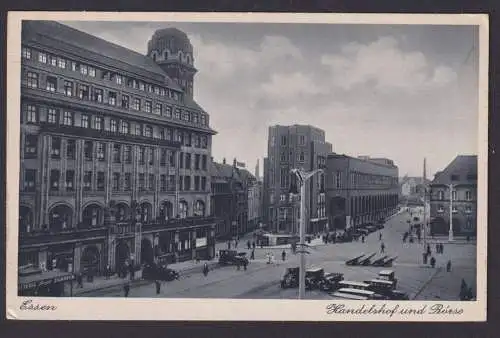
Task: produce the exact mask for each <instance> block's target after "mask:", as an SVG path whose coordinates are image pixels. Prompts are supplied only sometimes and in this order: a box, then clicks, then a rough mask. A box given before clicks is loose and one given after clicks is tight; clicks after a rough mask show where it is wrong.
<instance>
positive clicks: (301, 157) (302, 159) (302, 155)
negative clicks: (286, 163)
mask: <svg viewBox="0 0 500 338" xmlns="http://www.w3.org/2000/svg"><path fill="white" fill-rule="evenodd" d="M304 161H305V155H304V152H303V151H301V152H300V154H299V162H304Z"/></svg>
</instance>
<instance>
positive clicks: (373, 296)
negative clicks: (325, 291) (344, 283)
mask: <svg viewBox="0 0 500 338" xmlns="http://www.w3.org/2000/svg"><path fill="white" fill-rule="evenodd" d="M333 295H334V296H337V297H338V296H339V295H340V296H342V295H352V296H358V297H366V298H364V299H370V300H386V299H387V297H386V296H383V295H380V294H378V293H375V292H373V291H369V290H361V289H351V288H341V289H339V290H337V291H336V292H335V293H334V294H333Z"/></svg>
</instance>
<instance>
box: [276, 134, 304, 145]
mask: <svg viewBox="0 0 500 338" xmlns="http://www.w3.org/2000/svg"><path fill="white" fill-rule="evenodd" d="M275 143H276V141H275V137H274V135H273V136H271V146H272V147H274V145H275ZM280 144H281V145H282V146H286V145H288V136H287V135H281V138H280ZM297 144H298V145H299V146H304V145H305V144H306V136H305V135H297Z"/></svg>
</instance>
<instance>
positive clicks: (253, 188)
mask: <svg viewBox="0 0 500 338" xmlns="http://www.w3.org/2000/svg"><path fill="white" fill-rule="evenodd" d="M262 202H263V182H262V181H261V180H260V177H259V161H258V160H257V165H256V166H255V175H254V176H253V177H252V176H250V180H249V185H248V227H249V229H250V230H255V229H258V228H259V227H260V225H261V224H262Z"/></svg>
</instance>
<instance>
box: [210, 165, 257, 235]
mask: <svg viewBox="0 0 500 338" xmlns="http://www.w3.org/2000/svg"><path fill="white" fill-rule="evenodd" d="M211 175H212V215H213V216H215V217H216V218H217V219H218V220H219V222H218V224H217V230H216V236H217V237H218V238H220V239H228V238H237V237H238V236H240V235H243V234H245V233H247V232H249V231H250V230H251V229H250V228H249V222H248V220H249V199H248V195H249V192H248V191H249V187H250V186H251V185H252V182H253V181H254V177H253V175H252V174H250V172H248V170H246V169H244V168H240V167H239V166H238V165H237V161H236V159H234V161H233V164H232V165H230V164H226V159H223V161H222V163H216V162H212V168H211Z"/></svg>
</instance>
